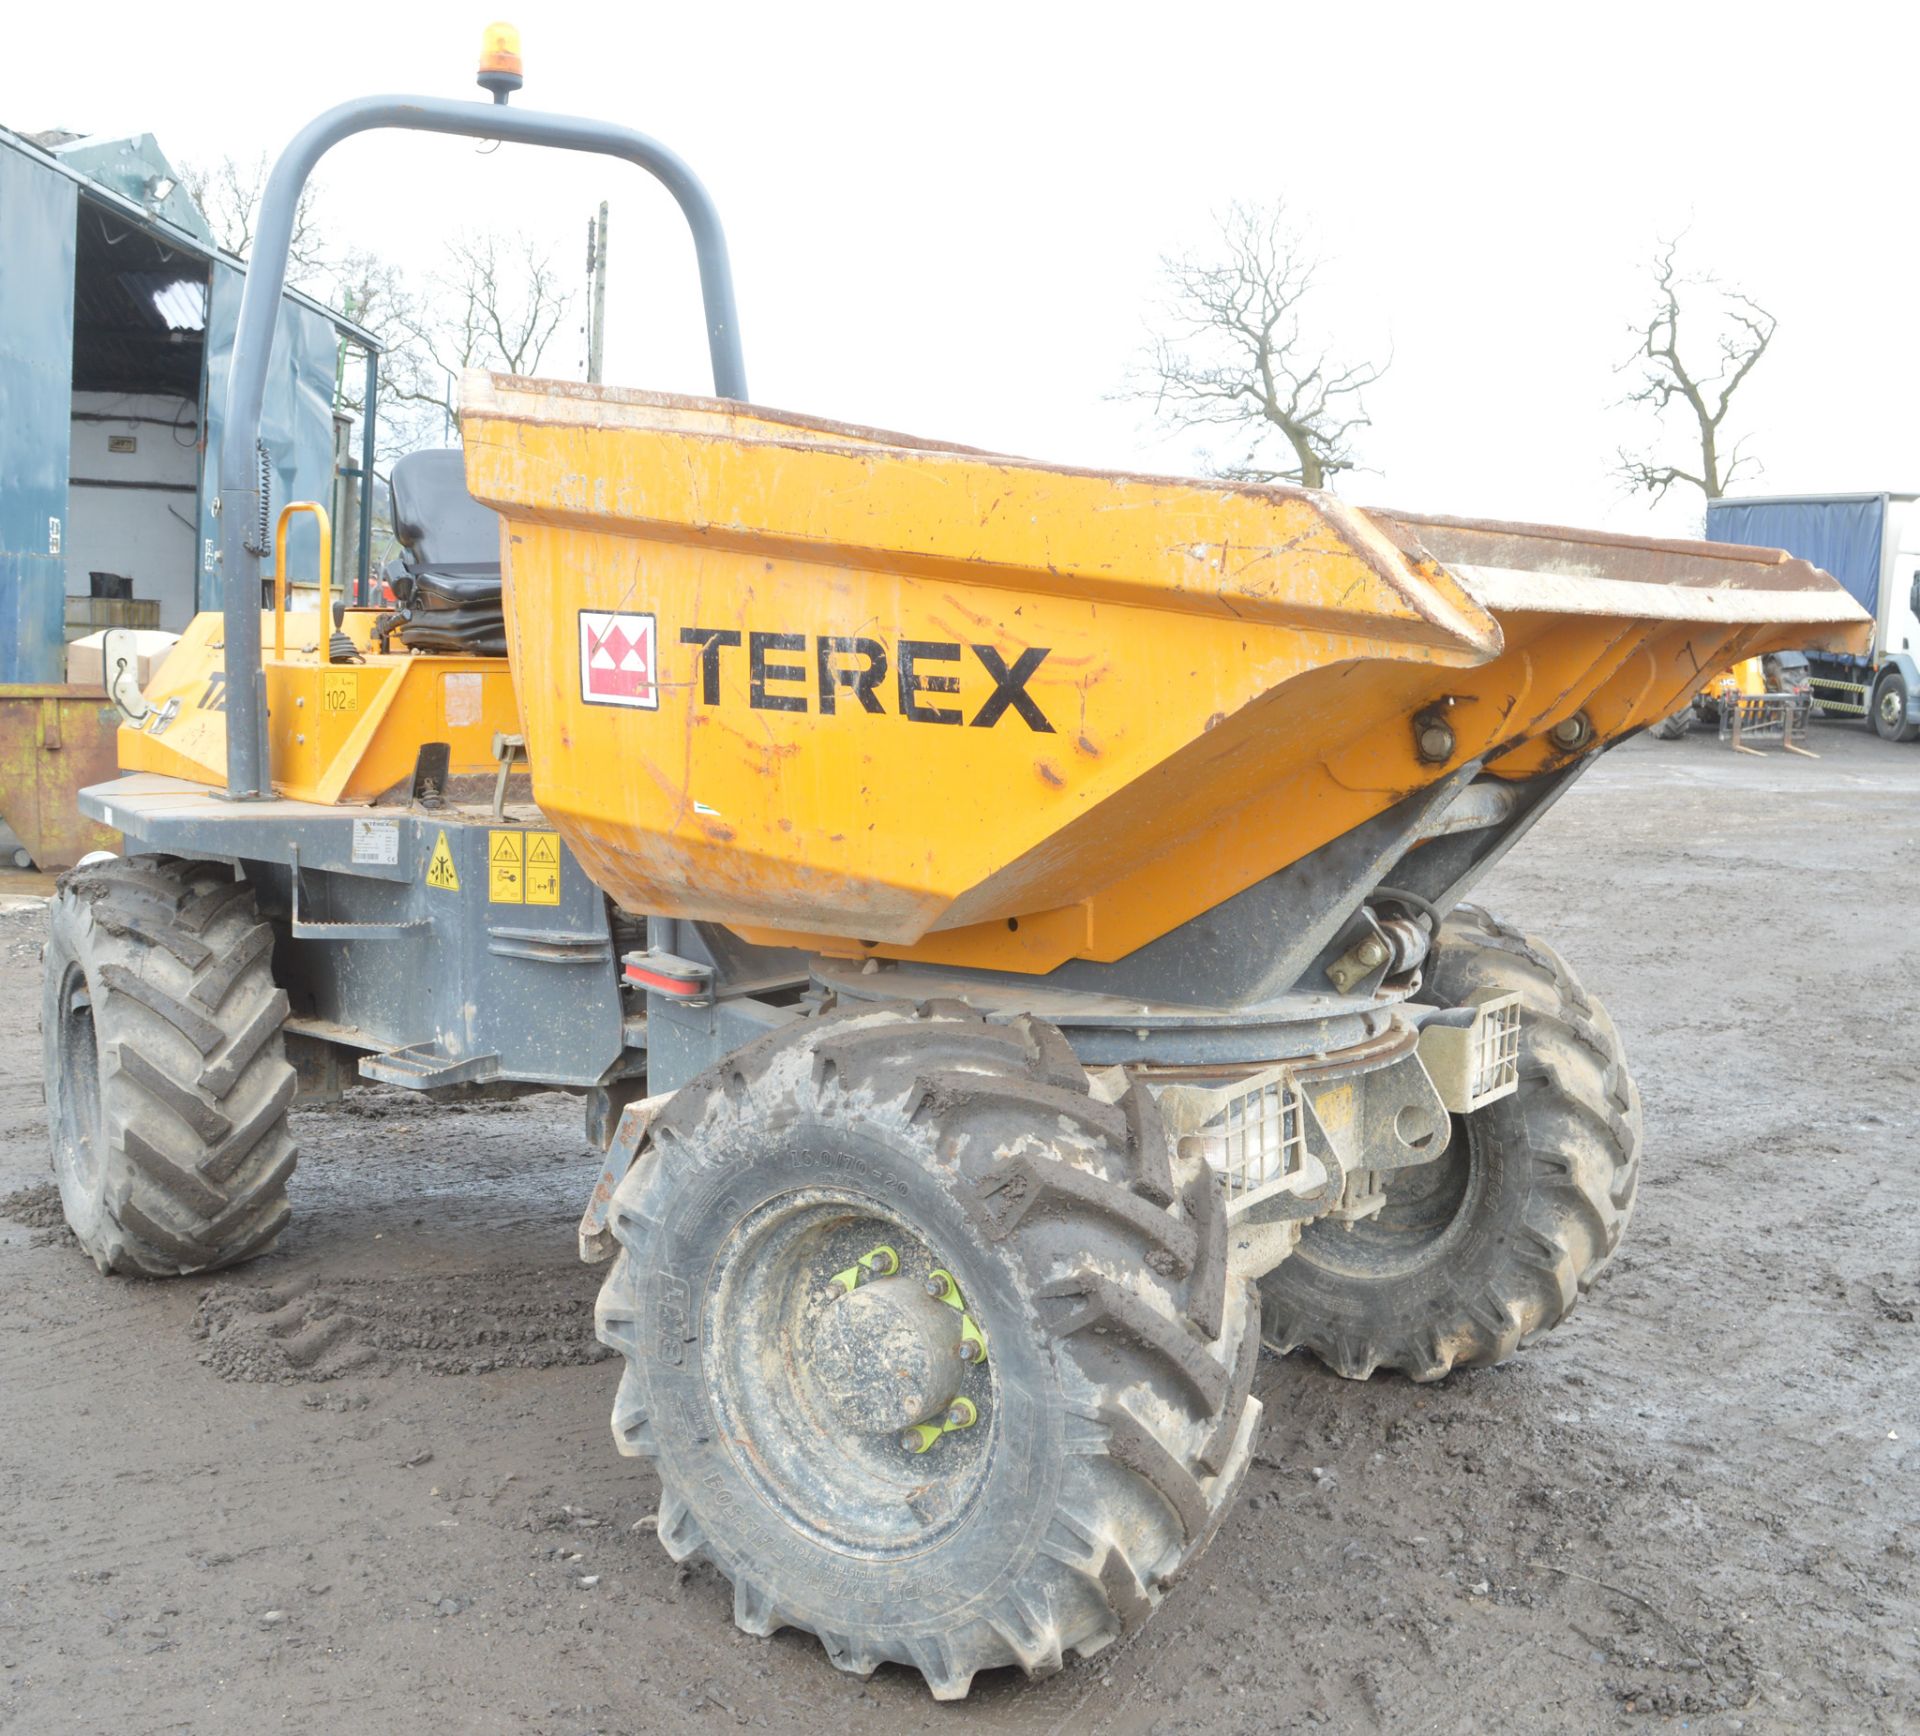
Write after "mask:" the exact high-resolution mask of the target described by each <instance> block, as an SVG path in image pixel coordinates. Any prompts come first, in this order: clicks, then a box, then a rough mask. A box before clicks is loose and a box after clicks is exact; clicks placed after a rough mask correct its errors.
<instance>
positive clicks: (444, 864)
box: [427, 828, 460, 892]
mask: <svg viewBox="0 0 1920 1736" xmlns="http://www.w3.org/2000/svg"><path fill="white" fill-rule="evenodd" d="M427 884H428V885H429V886H431V887H434V888H435V889H436V890H438V891H441V892H458V891H459V890H460V875H459V871H458V870H457V869H455V867H454V865H453V852H452V851H451V850H449V849H448V848H447V834H446V831H445V829H444V828H442V830H441V833H440V836H439V839H438V840H437V841H436V842H435V844H434V846H433V854H432V855H431V856H429V857H428V858H427Z"/></svg>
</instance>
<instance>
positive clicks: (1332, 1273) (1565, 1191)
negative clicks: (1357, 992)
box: [1260, 905, 1641, 1380]
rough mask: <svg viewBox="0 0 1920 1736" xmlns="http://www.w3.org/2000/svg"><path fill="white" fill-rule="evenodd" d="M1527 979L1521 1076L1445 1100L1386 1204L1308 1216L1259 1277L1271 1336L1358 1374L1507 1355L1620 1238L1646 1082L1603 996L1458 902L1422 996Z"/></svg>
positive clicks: (1499, 989) (1492, 988)
mask: <svg viewBox="0 0 1920 1736" xmlns="http://www.w3.org/2000/svg"><path fill="white" fill-rule="evenodd" d="M1514 990H1517V991H1518V992H1519V994H1520V997H1521V1023H1520V1088H1519V1090H1518V1091H1516V1092H1514V1093H1512V1094H1511V1095H1509V1096H1507V1097H1504V1098H1501V1099H1500V1100H1499V1101H1497V1102H1494V1103H1490V1104H1488V1105H1487V1106H1486V1107H1485V1108H1484V1109H1480V1110H1477V1111H1476V1112H1475V1113H1474V1114H1472V1115H1466V1116H1458V1115H1457V1116H1455V1117H1454V1118H1453V1126H1454V1132H1453V1139H1452V1142H1451V1144H1450V1145H1449V1146H1448V1148H1447V1150H1446V1152H1445V1153H1444V1154H1442V1156H1441V1157H1439V1158H1438V1159H1436V1160H1435V1161H1434V1162H1432V1163H1428V1164H1418V1165H1416V1166H1414V1167H1413V1168H1410V1169H1402V1170H1394V1171H1391V1172H1389V1173H1388V1174H1387V1175H1386V1177H1385V1178H1384V1179H1385V1182H1386V1194H1387V1204H1386V1207H1385V1208H1384V1209H1383V1210H1382V1211H1381V1212H1380V1213H1379V1214H1378V1215H1377V1216H1376V1217H1374V1218H1372V1219H1363V1220H1361V1221H1360V1222H1358V1223H1355V1224H1353V1225H1351V1226H1348V1225H1345V1224H1341V1223H1335V1222H1331V1221H1322V1222H1320V1223H1316V1224H1310V1225H1309V1226H1308V1227H1307V1228H1306V1229H1305V1230H1304V1231H1303V1232H1302V1233H1301V1237H1300V1245H1299V1247H1298V1249H1296V1250H1295V1252H1294V1253H1293V1254H1292V1255H1291V1256H1290V1257H1289V1258H1288V1259H1287V1260H1285V1261H1284V1262H1282V1264H1281V1265H1279V1266H1278V1267H1276V1268H1275V1269H1274V1270H1273V1271H1272V1272H1270V1273H1269V1274H1268V1275H1267V1276H1266V1277H1265V1278H1263V1279H1262V1280H1261V1281H1260V1290H1261V1302H1262V1307H1263V1310H1264V1329H1265V1332H1266V1336H1267V1340H1268V1342H1269V1343H1270V1344H1271V1345H1272V1346H1273V1347H1274V1348H1275V1349H1278V1350H1282V1351H1289V1350H1294V1349H1296V1348H1298V1349H1306V1350H1311V1351H1312V1352H1313V1353H1314V1354H1315V1355H1316V1356H1318V1357H1319V1358H1320V1360H1321V1361H1322V1362H1324V1363H1326V1364H1327V1365H1328V1367H1330V1368H1332V1369H1333V1370H1334V1371H1335V1372H1336V1373H1339V1374H1342V1375H1345V1376H1346V1377H1347V1378H1349V1379H1352V1380H1364V1379H1366V1378H1367V1376H1369V1375H1370V1374H1372V1373H1373V1372H1374V1370H1375V1369H1377V1368H1395V1369H1399V1370H1401V1371H1402V1372H1404V1373H1406V1374H1409V1375H1411V1376H1412V1377H1413V1378H1414V1379H1415V1380H1438V1379H1439V1378H1440V1377H1441V1376H1442V1375H1444V1374H1446V1373H1447V1372H1448V1371H1449V1370H1450V1369H1453V1368H1456V1367H1474V1366H1479V1365H1484V1364H1488V1363H1495V1362H1501V1361H1504V1360H1505V1359H1506V1358H1507V1357H1509V1356H1511V1355H1512V1354H1513V1352H1514V1351H1515V1350H1516V1349H1518V1348H1519V1347H1521V1346H1522V1345H1525V1344H1528V1343H1531V1342H1532V1341H1533V1340H1534V1339H1536V1338H1538V1337H1539V1336H1540V1335H1541V1334H1542V1333H1544V1332H1548V1331H1551V1330H1552V1329H1553V1328H1554V1327H1555V1326H1557V1325H1559V1323H1560V1322H1561V1321H1562V1320H1564V1319H1565V1318H1566V1317H1567V1316H1568V1315H1569V1314H1570V1313H1571V1312H1572V1311H1573V1307H1574V1304H1575V1303H1576V1302H1577V1301H1578V1300H1579V1299H1580V1297H1581V1296H1582V1295H1583V1294H1584V1293H1585V1292H1586V1290H1587V1289H1588V1287H1589V1286H1590V1285H1591V1284H1592V1282H1593V1280H1594V1279H1595V1278H1596V1277H1597V1276H1598V1275H1599V1273H1600V1271H1601V1270H1602V1268H1604V1267H1605V1265H1606V1263H1607V1261H1608V1260H1609V1259H1611V1258H1612V1256H1613V1252H1614V1250H1615V1248H1617V1247H1618V1246H1619V1243H1620V1237H1621V1235H1622V1233H1623V1232H1624V1231H1625V1229H1626V1226H1627V1219H1628V1217H1629V1216H1630V1215H1631V1213H1632V1211H1633V1200H1634V1191H1635V1188H1636V1186H1637V1185H1638V1181H1639V1173H1640V1147H1641V1121H1640V1094H1639V1092H1638V1090H1637V1089H1636V1088H1635V1086H1634V1083H1633V1080H1632V1078H1631V1076H1630V1075H1629V1074H1628V1072H1627V1065H1626V1057H1625V1055H1624V1054H1623V1053H1622V1051H1621V1046H1620V1035H1619V1032H1618V1031H1616V1030H1615V1029H1614V1025H1613V1020H1612V1019H1611V1018H1610V1017H1609V1016H1608V1014H1607V1010H1606V1008H1605V1007H1604V1006H1602V1005H1601V1004H1600V1002H1599V1001H1598V1000H1597V999H1595V998H1594V997H1593V996H1591V995H1589V994H1587V993H1586V991H1585V990H1584V989H1582V988H1581V986H1580V984H1579V981H1578V979H1576V978H1575V976H1574V975H1573V973H1572V972H1571V971H1570V970H1568V969H1567V967H1566V965H1565V964H1564V963H1563V962H1562V960H1561V958H1560V956H1559V954H1558V953H1556V952H1554V951H1553V950H1552V948H1550V947H1548V946H1545V945H1543V944H1542V943H1541V942H1539V941H1537V940H1532V939H1529V938H1528V937H1527V936H1525V935H1523V934H1521V933H1520V932H1519V930H1518V929H1514V928H1509V927H1508V926H1507V925H1506V924H1504V923H1501V922H1497V921H1495V920H1494V919H1493V918H1492V917H1491V916H1489V915H1487V913H1486V912H1485V911H1483V910H1479V909H1476V908H1475V907H1473V906H1471V905H1461V906H1460V907H1459V908H1458V909H1456V910H1454V911H1453V912H1452V913H1451V914H1450V915H1449V916H1448V917H1447V919H1446V921H1445V923H1444V924H1443V925H1442V927H1441V931H1440V938H1439V943H1438V945H1437V946H1436V947H1435V949H1434V956H1433V965H1432V970H1431V975H1430V977H1429V994H1430V998H1431V999H1433V1000H1436V1001H1438V1002H1439V1003H1440V1004H1441V1005H1442V1006H1464V1005H1466V1004H1468V1003H1469V1002H1471V1001H1474V1000H1477V999H1483V998H1485V997H1486V996H1488V995H1490V994H1505V993H1508V992H1510V991H1514Z"/></svg>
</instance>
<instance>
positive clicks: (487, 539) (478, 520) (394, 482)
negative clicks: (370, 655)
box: [380, 448, 507, 657]
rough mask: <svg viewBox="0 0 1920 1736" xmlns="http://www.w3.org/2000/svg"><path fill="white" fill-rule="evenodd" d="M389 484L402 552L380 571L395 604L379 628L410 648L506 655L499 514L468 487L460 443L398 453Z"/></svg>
mask: <svg viewBox="0 0 1920 1736" xmlns="http://www.w3.org/2000/svg"><path fill="white" fill-rule="evenodd" d="M389 487H390V488H391V489H392V493H393V534H394V535H395V536H396V537H397V538H398V539H399V542H400V553H399V554H398V555H397V556H396V557H395V558H394V559H393V560H390V561H388V562H387V564H386V567H385V570H384V576H385V578H386V581H387V583H388V585H389V586H391V587H392V590H393V595H394V601H395V603H396V604H397V607H396V608H395V609H394V611H393V612H392V614H391V615H387V616H383V617H382V618H381V622H380V630H382V631H385V632H391V633H392V634H393V635H394V636H395V637H397V638H398V639H399V641H400V643H401V644H403V645H405V646H406V647H407V648H408V649H409V650H410V651H439V652H443V653H454V654H456V655H464V656H468V657H504V656H506V654H507V629H506V619H505V616H504V614H503V612H502V607H501V597H500V519H499V516H498V515H497V514H496V513H495V512H494V511H493V510H492V508H491V507H485V506H482V505H481V504H480V502H479V501H477V500H475V499H474V498H473V496H472V495H470V494H469V493H468V492H467V467H466V460H465V458H464V457H463V456H462V455H461V453H460V451H459V449H458V448H455V449H453V450H452V451H446V452H409V453H408V454H407V455H406V456H405V457H404V458H399V459H396V460H395V461H394V466H393V472H392V476H391V478H390V480H389Z"/></svg>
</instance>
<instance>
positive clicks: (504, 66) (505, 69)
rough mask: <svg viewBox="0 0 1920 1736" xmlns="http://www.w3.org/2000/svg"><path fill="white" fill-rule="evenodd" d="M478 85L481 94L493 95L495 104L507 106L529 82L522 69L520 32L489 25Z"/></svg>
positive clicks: (484, 33) (482, 40) (482, 47)
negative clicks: (513, 95) (507, 102)
mask: <svg viewBox="0 0 1920 1736" xmlns="http://www.w3.org/2000/svg"><path fill="white" fill-rule="evenodd" d="M476 82H477V83H478V84H479V86H480V88H481V89H482V90H490V91H492V92H493V100H494V101H495V102H505V101H506V100H507V98H508V97H510V96H511V95H512V94H513V93H514V92H515V91H516V90H518V89H519V88H520V86H521V85H522V84H523V83H525V82H526V81H525V80H524V79H523V78H522V76H521V68H520V32H519V31H517V30H516V29H514V27H513V26H512V25H511V24H489V25H488V26H487V27H486V29H485V30H484V31H482V32H481V34H480V73H479V77H478V79H477V81H476Z"/></svg>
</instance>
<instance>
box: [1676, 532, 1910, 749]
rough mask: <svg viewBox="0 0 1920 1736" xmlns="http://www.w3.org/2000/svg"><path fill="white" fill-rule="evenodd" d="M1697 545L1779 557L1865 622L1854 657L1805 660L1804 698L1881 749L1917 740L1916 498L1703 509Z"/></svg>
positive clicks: (1815, 655)
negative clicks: (1865, 647) (1871, 735)
mask: <svg viewBox="0 0 1920 1736" xmlns="http://www.w3.org/2000/svg"><path fill="white" fill-rule="evenodd" d="M1707 540H1708V541H1710V542H1728V543H1746V544H1748V545H1749V546H1751V547H1757V548H1777V549H1785V550H1786V551H1787V552H1788V553H1789V554H1793V555H1798V556H1799V557H1800V558H1801V559H1802V560H1808V561H1811V562H1812V563H1813V564H1814V565H1815V566H1816V567H1820V568H1822V569H1824V570H1825V571H1826V572H1829V573H1831V574H1832V575H1833V576H1834V577H1835V578H1836V579H1838V580H1839V581H1840V583H1841V584H1842V585H1844V586H1845V587H1846V588H1847V590H1848V591H1850V592H1851V593H1852V594H1853V597H1854V599H1855V601H1857V602H1858V603H1859V604H1860V606H1861V607H1862V608H1864V609H1865V610H1866V611H1867V613H1868V614H1870V615H1871V616H1872V617H1873V648H1872V650H1871V651H1870V652H1868V653H1867V654H1865V655H1864V656H1859V657H1853V656H1848V655H1847V654H1845V653H1844V652H1833V651H1810V652H1808V653H1807V665H1808V677H1809V680H1810V682H1811V685H1812V688H1813V694H1814V699H1815V701H1816V703H1817V704H1818V705H1819V707H1820V710H1821V711H1822V712H1823V713H1824V714H1825V715H1827V716H1829V717H1860V718H1864V719H1866V720H1867V722H1869V723H1870V724H1871V725H1872V726H1873V728H1874V729H1875V730H1876V731H1877V732H1878V733H1879V734H1880V735H1881V736H1883V737H1884V738H1885V739H1886V740H1888V741H1915V740H1920V662H1916V657H1920V495H1915V494H1791V495H1789V494H1781V495H1756V496H1751V497H1747V498H1742V499H1733V500H1710V501H1708V502H1707Z"/></svg>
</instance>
